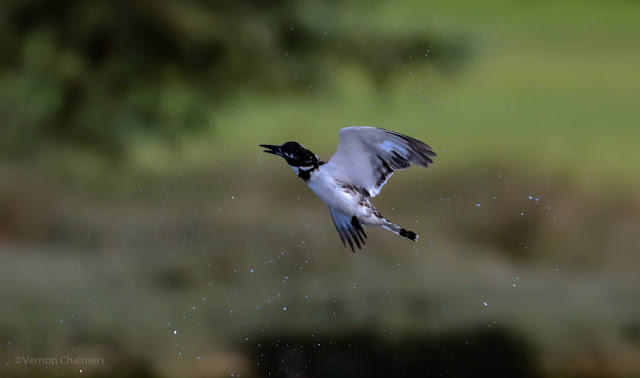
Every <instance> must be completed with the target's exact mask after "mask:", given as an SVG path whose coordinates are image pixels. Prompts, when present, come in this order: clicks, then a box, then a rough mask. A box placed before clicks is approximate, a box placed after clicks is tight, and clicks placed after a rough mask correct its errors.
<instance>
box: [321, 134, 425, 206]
mask: <svg viewBox="0 0 640 378" xmlns="http://www.w3.org/2000/svg"><path fill="white" fill-rule="evenodd" d="M435 156H436V153H435V152H433V150H432V149H431V147H430V146H429V145H427V144H425V143H423V142H421V141H419V140H417V139H414V138H411V137H409V136H406V135H403V134H400V133H397V132H395V131H391V130H385V129H380V128H377V127H367V126H352V127H345V128H344V129H342V130H340V145H339V146H338V150H337V151H336V153H335V154H334V155H333V157H332V158H331V160H329V162H328V163H327V167H326V168H327V169H331V170H332V175H333V176H334V177H335V178H337V179H338V180H340V181H341V182H344V183H346V184H350V185H353V186H355V187H356V188H358V189H359V190H360V191H361V192H363V194H365V195H369V196H371V197H375V196H376V195H378V194H379V193H380V190H381V189H382V187H383V186H384V184H386V183H387V180H388V179H389V177H391V175H392V174H393V171H394V170H396V169H406V168H409V167H410V166H411V164H416V165H419V166H422V167H425V168H426V167H428V166H429V165H431V164H433V160H432V158H434V157H435Z"/></svg>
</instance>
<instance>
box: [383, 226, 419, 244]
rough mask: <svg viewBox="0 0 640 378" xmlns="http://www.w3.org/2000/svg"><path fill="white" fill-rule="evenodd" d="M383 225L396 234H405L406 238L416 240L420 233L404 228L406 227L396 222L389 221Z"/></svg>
mask: <svg viewBox="0 0 640 378" xmlns="http://www.w3.org/2000/svg"><path fill="white" fill-rule="evenodd" d="M382 227H384V228H386V229H387V230H389V231H391V232H393V233H395V234H398V235H400V236H404V237H405V238H407V239H409V240H413V241H414V242H417V241H418V235H416V233H415V232H413V231H409V230H407V229H404V228H402V227H400V226H398V225H397V224H395V223H391V222H389V223H387V224H385V225H382Z"/></svg>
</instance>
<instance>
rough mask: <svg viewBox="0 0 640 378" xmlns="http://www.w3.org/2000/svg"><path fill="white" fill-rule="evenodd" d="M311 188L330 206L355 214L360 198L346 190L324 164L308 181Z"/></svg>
mask: <svg viewBox="0 0 640 378" xmlns="http://www.w3.org/2000/svg"><path fill="white" fill-rule="evenodd" d="M307 184H308V185H309V188H311V190H313V192H314V193H315V194H316V195H317V196H318V197H319V198H320V199H321V200H322V201H323V202H324V203H326V204H327V205H329V207H332V208H335V209H339V210H342V211H343V212H345V213H347V214H355V213H356V212H357V209H358V207H359V205H358V202H359V198H358V197H357V196H354V195H353V194H351V193H350V192H349V191H347V190H345V189H344V188H343V187H342V186H341V185H340V184H339V183H338V182H337V181H336V180H335V179H334V178H333V177H332V176H331V175H329V174H328V171H327V170H326V169H322V166H321V167H319V169H317V170H316V171H314V172H313V173H312V175H311V178H310V179H309V181H308V182H307Z"/></svg>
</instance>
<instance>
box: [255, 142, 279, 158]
mask: <svg viewBox="0 0 640 378" xmlns="http://www.w3.org/2000/svg"><path fill="white" fill-rule="evenodd" d="M260 147H264V148H267V149H266V150H264V151H263V152H268V153H270V154H274V155H278V156H282V152H281V151H280V146H273V145H271V144H261V145H260Z"/></svg>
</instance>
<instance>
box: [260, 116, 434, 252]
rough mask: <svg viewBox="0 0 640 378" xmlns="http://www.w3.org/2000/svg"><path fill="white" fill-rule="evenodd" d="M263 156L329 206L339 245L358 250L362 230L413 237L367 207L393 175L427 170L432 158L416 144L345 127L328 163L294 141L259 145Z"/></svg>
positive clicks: (400, 137) (379, 132)
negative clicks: (276, 159) (283, 164)
mask: <svg viewBox="0 0 640 378" xmlns="http://www.w3.org/2000/svg"><path fill="white" fill-rule="evenodd" d="M260 147H264V148H266V150H264V152H268V153H270V154H274V155H278V156H281V157H283V158H284V159H285V160H286V161H287V163H288V164H289V165H290V166H291V167H292V168H293V170H294V171H295V173H296V174H297V175H298V177H300V178H301V179H303V180H304V181H305V182H306V183H307V185H309V188H311V190H312V191H313V192H314V193H315V194H316V195H317V196H318V197H319V198H320V199H321V200H322V201H323V202H324V203H326V204H327V205H328V206H329V211H330V212H331V217H332V218H333V223H334V224H335V226H336V229H337V230H338V234H339V235H340V239H341V240H342V244H343V245H344V246H345V247H346V245H347V243H349V247H351V250H352V251H353V252H355V248H354V244H355V245H356V246H357V247H358V249H362V246H363V245H364V244H365V242H364V239H365V238H366V237H367V235H366V234H365V232H364V229H363V226H382V227H384V228H386V229H387V230H390V231H392V232H394V233H396V234H398V235H400V236H404V237H405V238H408V239H411V240H413V241H417V240H418V235H416V233H415V232H413V231H408V230H406V229H404V228H402V227H400V226H398V225H397V224H395V223H393V222H391V221H389V220H388V219H387V218H385V217H384V216H382V214H380V212H379V211H378V210H377V209H376V208H375V207H374V206H373V205H372V204H371V198H372V197H375V196H377V195H378V194H379V193H380V190H381V189H382V187H383V186H384V184H386V183H387V180H388V179H389V177H391V175H392V174H393V171H394V170H397V169H406V168H409V167H410V166H411V164H412V163H413V164H416V165H419V166H421V167H425V168H426V167H428V166H429V165H431V164H433V160H432V158H434V157H435V156H436V154H435V152H433V150H432V149H431V147H430V146H429V145H427V144H425V143H423V142H421V141H419V140H417V139H414V138H411V137H409V136H406V135H403V134H400V133H397V132H395V131H391V130H385V129H381V128H377V127H368V126H351V127H345V128H344V129H342V130H340V144H339V146H338V150H337V151H336V153H335V154H334V155H333V156H332V157H331V159H330V160H329V161H328V162H324V161H322V160H320V159H319V158H318V156H316V155H315V154H314V153H313V152H311V151H309V150H308V149H307V148H305V147H304V146H303V145H301V144H300V143H297V142H287V143H285V144H283V145H281V146H276V145H270V144H261V145H260Z"/></svg>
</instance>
